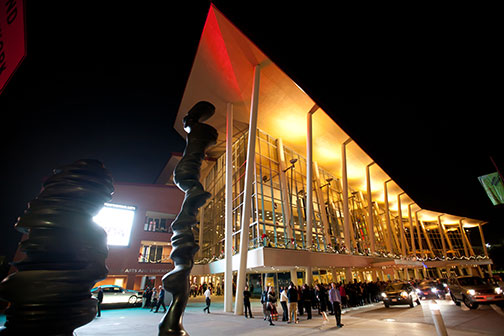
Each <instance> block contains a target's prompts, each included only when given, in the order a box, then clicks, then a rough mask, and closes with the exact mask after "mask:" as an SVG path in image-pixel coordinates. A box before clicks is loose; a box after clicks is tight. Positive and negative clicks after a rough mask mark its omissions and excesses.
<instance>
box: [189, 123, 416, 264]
mask: <svg viewBox="0 0 504 336" xmlns="http://www.w3.org/2000/svg"><path fill="white" fill-rule="evenodd" d="M247 142H248V133H247V132H245V133H243V134H242V135H241V136H240V137H238V139H236V140H235V142H234V144H233V146H232V151H233V156H232V157H233V187H232V189H233V221H232V222H233V253H236V252H237V249H238V247H239V244H240V242H239V241H240V231H241V212H242V204H243V192H244V178H245V163H246V148H247ZM314 175H315V176H318V178H316V179H315V181H314V182H315V183H313V190H312V193H313V194H312V200H313V207H312V232H311V235H312V249H313V250H316V251H322V252H338V253H347V252H348V251H345V249H344V246H345V237H344V234H343V232H344V230H343V222H344V218H343V197H342V191H341V190H342V187H341V179H339V178H337V177H336V176H334V175H332V174H331V173H329V172H328V171H327V170H325V169H323V168H321V167H319V168H318V171H317V172H314ZM204 184H205V189H206V190H207V191H209V192H210V193H211V194H212V198H211V199H210V200H209V201H208V202H207V204H206V205H205V206H204V207H203V208H202V210H201V211H200V226H201V227H203V234H202V242H200V246H201V249H202V257H204V258H210V259H211V258H214V257H217V258H220V257H222V256H223V254H224V227H225V155H224V154H223V155H221V156H220V157H219V158H217V159H216V160H215V161H214V163H213V166H212V167H211V168H210V170H209V173H208V174H207V176H206V177H205V178H204ZM252 185H253V192H252V205H251V207H252V209H251V218H250V222H249V224H250V230H249V232H250V236H249V242H250V243H249V244H250V245H249V248H256V247H259V246H268V247H276V248H289V249H305V248H306V211H307V209H308V207H307V204H306V199H307V197H306V196H307V191H306V158H305V157H303V156H302V155H300V154H298V153H296V152H295V151H293V150H292V149H290V148H288V147H286V146H282V145H281V142H280V141H279V140H278V139H276V138H274V137H272V136H270V135H268V134H267V133H265V132H263V131H261V130H257V137H256V155H255V174H254V179H253V182H252ZM348 206H349V210H350V211H349V213H350V234H351V238H350V239H351V246H352V250H353V251H352V252H353V253H358V254H369V253H370V237H369V223H368V215H369V214H368V204H367V199H366V197H365V195H364V194H363V193H362V192H360V191H355V190H352V189H351V188H349V204H348ZM372 215H373V218H374V223H375V246H376V251H377V252H380V253H386V252H387V249H386V244H385V239H387V237H388V235H387V234H388V233H387V224H386V216H385V211H384V209H382V208H381V207H380V206H379V205H378V204H377V203H373V214H372ZM406 225H407V223H406ZM391 226H392V230H394V235H393V236H394V237H396V236H399V237H400V230H401V228H400V225H399V223H398V220H397V219H396V218H394V217H393V216H391ZM196 230H199V227H198V228H196ZM399 243H400V242H398V241H397V239H395V240H394V241H393V244H394V245H393V247H394V251H395V252H397V253H399V252H400V246H399V245H398V244H399Z"/></svg>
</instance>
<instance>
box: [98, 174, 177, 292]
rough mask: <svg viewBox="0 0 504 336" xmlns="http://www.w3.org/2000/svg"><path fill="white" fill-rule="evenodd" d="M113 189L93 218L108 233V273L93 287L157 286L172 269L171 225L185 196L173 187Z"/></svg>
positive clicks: (118, 185) (123, 185)
mask: <svg viewBox="0 0 504 336" xmlns="http://www.w3.org/2000/svg"><path fill="white" fill-rule="evenodd" d="M114 188H115V192H114V194H113V198H112V200H111V201H110V202H109V203H106V205H105V207H104V209H102V211H101V212H100V213H99V214H98V215H97V216H96V217H95V221H96V222H97V223H98V224H99V225H101V226H103V228H104V229H105V231H107V236H108V237H107V238H108V247H109V255H108V257H107V260H106V264H107V267H108V269H109V274H108V277H107V278H106V279H105V280H103V281H101V282H99V283H97V284H96V286H99V285H119V286H121V287H123V288H127V289H134V290H143V289H144V288H145V287H146V286H150V287H152V286H154V285H156V286H159V285H160V284H161V278H162V276H163V275H164V274H166V273H167V272H169V271H171V270H172V269H173V263H172V261H171V260H170V252H171V243H170V238H171V234H172V232H171V226H170V225H171V222H172V221H173V220H174V219H175V217H176V215H177V214H178V212H179V210H180V205H181V204H182V201H183V199H184V194H183V193H182V192H181V191H180V190H179V189H178V188H177V187H176V186H174V185H158V184H128V183H116V184H114Z"/></svg>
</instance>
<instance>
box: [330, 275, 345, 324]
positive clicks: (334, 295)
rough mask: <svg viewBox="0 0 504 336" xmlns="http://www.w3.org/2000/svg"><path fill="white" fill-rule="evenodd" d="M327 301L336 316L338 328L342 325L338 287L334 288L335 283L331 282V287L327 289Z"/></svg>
mask: <svg viewBox="0 0 504 336" xmlns="http://www.w3.org/2000/svg"><path fill="white" fill-rule="evenodd" d="M329 302H331V304H332V306H333V311H334V316H335V317H336V326H337V327H338V328H341V327H343V324H341V296H340V292H339V288H336V284H335V283H334V282H333V283H331V289H330V290H329Z"/></svg>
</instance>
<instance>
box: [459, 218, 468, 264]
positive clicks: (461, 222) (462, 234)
mask: <svg viewBox="0 0 504 336" xmlns="http://www.w3.org/2000/svg"><path fill="white" fill-rule="evenodd" d="M463 221H464V220H463V219H461V220H459V230H460V238H461V240H462V245H463V246H464V255H465V256H466V257H469V251H468V249H467V242H466V240H465V237H464V223H463Z"/></svg>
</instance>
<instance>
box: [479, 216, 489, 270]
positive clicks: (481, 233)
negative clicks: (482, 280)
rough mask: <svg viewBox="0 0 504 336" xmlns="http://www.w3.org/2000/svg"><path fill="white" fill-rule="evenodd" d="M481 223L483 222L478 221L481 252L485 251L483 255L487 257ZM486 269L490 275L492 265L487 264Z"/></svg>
mask: <svg viewBox="0 0 504 336" xmlns="http://www.w3.org/2000/svg"><path fill="white" fill-rule="evenodd" d="M483 224H484V222H481V223H478V229H479V233H480V237H481V245H483V252H484V253H485V256H487V257H488V250H487V247H486V242H485V236H484V235H483ZM487 270H488V275H490V276H491V275H492V265H487Z"/></svg>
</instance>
